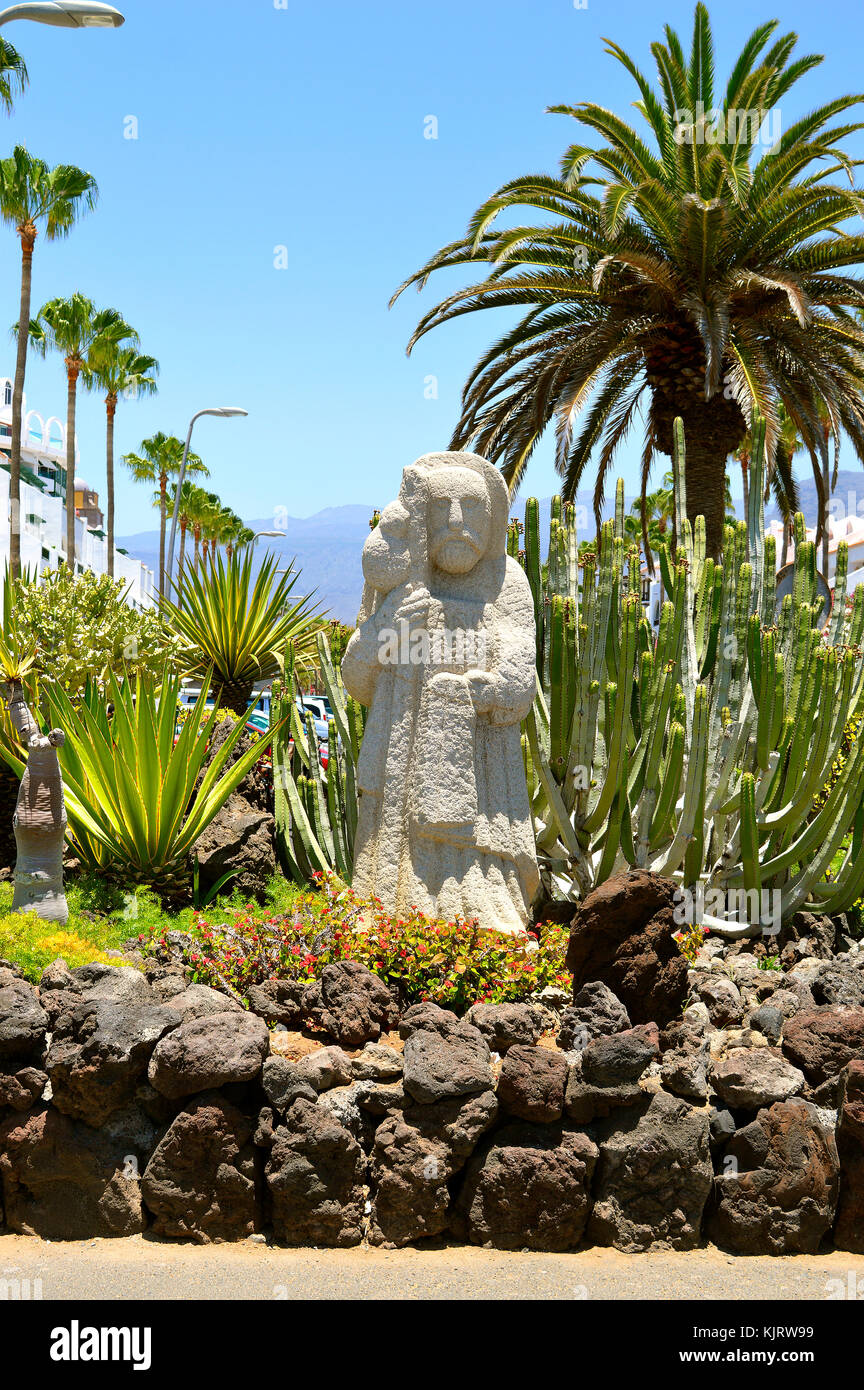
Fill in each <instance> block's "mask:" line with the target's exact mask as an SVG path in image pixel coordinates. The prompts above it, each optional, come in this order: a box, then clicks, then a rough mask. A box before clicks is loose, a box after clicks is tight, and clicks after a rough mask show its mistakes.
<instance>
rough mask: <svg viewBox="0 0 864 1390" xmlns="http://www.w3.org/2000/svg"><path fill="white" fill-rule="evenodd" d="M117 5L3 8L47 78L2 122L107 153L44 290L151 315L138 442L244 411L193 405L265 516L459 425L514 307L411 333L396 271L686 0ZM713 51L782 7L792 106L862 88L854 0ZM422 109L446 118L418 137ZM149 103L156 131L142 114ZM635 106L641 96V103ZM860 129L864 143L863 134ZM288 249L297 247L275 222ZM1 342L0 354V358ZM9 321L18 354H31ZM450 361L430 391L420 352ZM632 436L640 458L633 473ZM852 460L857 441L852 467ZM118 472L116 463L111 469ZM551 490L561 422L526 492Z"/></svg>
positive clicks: (83, 424) (368, 497) (310, 504)
mask: <svg viewBox="0 0 864 1390" xmlns="http://www.w3.org/2000/svg"><path fill="white" fill-rule="evenodd" d="M120 7H121V8H122V9H123V11H124V13H125V14H126V17H127V22H126V25H125V26H124V27H123V28H122V29H120V30H117V31H112V32H103V31H95V30H90V31H82V32H74V31H67V30H61V29H49V28H46V27H43V26H40V25H36V24H32V23H16V24H10V25H9V26H8V27H7V28H6V29H4V36H5V37H7V38H9V39H10V40H11V41H12V42H13V43H15V44H16V46H17V47H19V48H20V49H21V51H22V52H23V53H24V55H25V57H26V59H27V62H28V66H29V68H30V78H31V84H30V89H29V91H28V92H27V94H26V95H25V96H24V97H23V98H21V99H20V100H19V101H18V103H17V106H16V110H15V113H14V115H13V116H12V118H6V117H2V116H0V137H2V138H0V146H2V149H3V153H5V152H6V151H7V150H8V149H9V148H11V146H12V144H13V143H15V142H16V141H23V142H25V143H26V144H27V146H28V148H29V149H30V150H31V151H32V152H33V153H34V154H38V155H40V156H41V157H42V158H44V159H46V160H49V161H50V162H52V163H57V162H60V161H63V162H70V163H76V164H79V165H81V166H83V167H84V168H87V169H89V170H90V171H91V172H92V173H93V174H94V175H95V177H96V179H97V180H98V183H99V187H100V194H101V197H100V204H99V206H98V208H97V210H96V211H95V212H94V213H92V214H90V215H89V216H87V217H86V218H85V219H84V220H83V221H82V223H81V224H80V225H79V227H78V228H76V229H75V231H74V232H73V234H72V235H71V237H70V238H69V239H68V241H66V242H55V243H53V244H48V243H44V242H40V243H39V244H38V246H37V250H36V256H35V261H34V291H33V294H34V309H35V308H38V306H39V304H40V303H42V302H43V300H45V299H47V298H50V297H52V296H54V295H57V294H68V293H71V292H72V291H73V290H76V289H77V290H81V291H82V292H84V293H86V294H88V295H90V296H91V297H92V298H93V299H95V300H96V301H97V303H98V304H100V305H114V306H116V307H117V308H118V309H120V310H121V311H122V312H123V313H124V314H125V315H126V317H127V318H128V319H129V320H130V321H131V322H132V323H134V324H135V326H136V327H137V328H138V331H139V333H140V335H141V340H142V347H143V350H144V351H147V352H150V353H152V354H153V355H155V356H156V357H158V358H159V360H160V362H161V366H162V372H161V377H160V391H159V395H158V396H157V397H155V398H154V399H153V400H150V401H144V402H138V403H128V404H127V403H121V407H120V410H119V412H118V427H117V445H118V454H119V453H121V452H125V451H128V450H130V449H134V448H136V447H137V445H138V444H139V442H140V440H141V439H142V438H143V437H144V436H145V435H147V434H149V433H152V432H153V431H154V430H156V429H160V428H161V429H164V430H166V431H167V432H170V433H176V434H181V435H182V434H183V433H185V428H186V424H187V422H188V419H189V416H190V414H191V413H192V412H193V411H195V410H197V409H200V408H201V407H202V406H205V405H219V404H230V405H241V406H244V407H245V408H246V409H247V410H248V411H249V418H248V419H247V420H233V421H219V420H209V421H203V422H200V423H199V425H198V426H196V447H197V448H198V449H199V451H200V452H201V453H202V455H203V456H204V458H205V460H206V462H207V463H208V465H209V466H210V469H211V474H212V481H211V484H210V486H212V487H213V488H214V489H215V490H216V491H218V492H219V494H220V495H221V496H222V498H223V499H224V501H225V502H226V503H228V504H229V505H231V506H233V507H234V508H235V510H237V511H238V512H240V513H241V514H242V515H244V516H245V517H247V518H251V517H265V516H270V515H272V514H273V512H274V510H275V509H276V508H277V507H285V508H287V510H288V512H289V513H291V514H293V515H298V516H304V515H308V514H310V513H312V512H315V511H317V510H319V509H320V508H322V507H325V506H330V505H338V504H342V503H363V504H370V505H372V504H383V503H384V502H386V501H387V500H388V499H389V498H390V497H391V496H392V495H393V494H394V493H395V490H396V487H397V485H398V478H399V473H400V470H401V468H402V467H403V465H404V464H406V463H409V462H410V461H411V460H413V459H414V458H415V457H417V456H418V455H419V454H422V453H424V452H426V451H428V450H430V449H435V448H441V447H444V446H446V443H447V440H448V438H449V435H450V431H451V429H452V426H453V423H454V420H455V418H456V415H457V407H458V399H459V390H460V386H461V382H462V379H463V376H464V374H465V373H466V371H467V370H468V368H469V367H470V365H471V364H472V363H473V361H474V360H475V358H476V357H477V356H478V355H479V353H480V352H481V351H482V350H483V349H484V347H485V346H486V345H487V344H488V342H489V341H490V339H491V337H492V336H493V334H497V332H499V331H500V329H501V327H502V326H503V319H502V318H497V319H496V318H493V317H492V316H489V315H480V316H476V317H475V319H474V321H473V322H471V321H470V319H468V318H466V319H463V320H461V321H460V322H458V323H456V324H452V325H448V326H447V327H445V328H444V329H441V330H439V331H437V332H436V333H434V334H432V335H431V336H430V337H428V338H427V339H425V340H423V342H422V343H421V344H420V345H419V347H418V348H417V349H416V350H415V353H414V354H413V356H412V357H411V358H410V359H409V358H406V356H405V350H404V349H405V344H406V341H407V339H408V336H409V334H410V332H411V329H412V328H413V326H414V323H415V322H416V318H417V316H418V313H419V311H420V310H421V308H422V307H423V305H431V304H432V303H433V302H434V301H435V299H437V298H438V297H440V296H441V294H442V293H443V292H444V290H445V289H446V288H448V286H449V284H453V285H455V284H456V283H457V282H458V281H459V279H460V277H459V276H458V275H456V276H455V277H453V278H452V279H451V280H450V281H447V280H445V279H443V278H442V279H440V280H439V283H438V284H437V286H436V284H435V281H434V280H433V282H432V284H431V286H430V287H429V288H428V289H427V290H426V291H425V292H424V295H423V296H422V298H418V296H417V295H416V294H415V293H414V292H413V291H411V292H410V293H409V294H408V295H406V296H405V297H404V298H403V299H402V300H401V301H400V302H399V303H398V304H397V306H396V307H395V309H393V310H390V311H388V309H387V301H388V298H389V296H390V294H391V293H392V291H393V289H394V288H395V287H396V285H397V284H398V283H399V282H400V281H401V280H402V279H403V278H405V277H406V275H407V274H409V273H410V272H411V271H413V270H414V269H416V268H417V267H418V266H419V265H420V264H422V262H423V261H424V260H425V259H426V258H427V256H428V255H429V254H430V253H431V252H433V251H434V250H435V249H437V248H438V247H439V246H440V245H443V244H444V243H445V242H448V241H451V240H454V239H455V238H456V237H457V236H459V235H460V234H461V233H462V232H463V231H464V228H465V224H466V222H467V219H468V217H469V215H470V214H471V212H472V211H473V210H474V208H475V207H476V206H477V204H478V203H479V202H480V201H481V200H482V199H483V198H484V197H485V196H486V195H487V194H488V193H490V192H492V191H493V190H494V189H495V188H496V187H497V186H498V185H499V184H500V183H502V182H504V181H505V180H506V179H508V178H512V177H515V176H516V175H518V174H522V173H529V172H535V171H543V170H553V169H554V168H555V166H556V163H557V159H558V156H559V155H560V153H561V151H562V149H563V148H564V147H565V146H566V145H567V144H568V143H569V142H570V141H571V140H572V139H573V138H576V131H577V127H576V126H575V124H574V123H573V122H572V121H569V120H568V119H567V118H566V117H562V116H552V115H546V114H544V110H545V107H546V106H548V105H550V104H552V103H556V102H568V103H576V102H578V101H581V100H594V101H598V102H601V103H602V104H603V105H606V106H609V107H612V108H614V109H616V110H619V111H621V112H622V113H624V114H626V108H627V107H628V105H629V103H630V102H631V101H632V100H633V97H634V91H633V88H632V84H631V82H630V79H629V78H628V77H627V75H626V73H625V72H624V70H623V69H622V68H620V67H619V65H618V64H617V63H616V62H615V61H614V60H613V59H611V58H608V57H606V56H605V55H604V53H603V45H602V36H609V37H611V38H613V39H615V40H616V41H618V42H620V43H621V44H622V45H623V46H624V47H625V48H627V49H628V51H629V52H630V53H631V54H632V55H633V57H634V58H635V59H636V61H637V62H638V63H639V65H640V66H641V67H642V68H643V70H647V69H649V67H650V65H651V63H650V54H649V44H650V43H651V41H652V40H654V39H656V38H660V37H662V33H661V31H662V26H663V24H664V22H666V21H668V22H670V23H672V24H673V25H674V26H675V27H676V28H678V30H679V32H680V33H681V34H682V37H685V36H686V39H687V42H688V44H689V34H690V29H691V25H692V12H693V6H692V3H691V0H686V3H684V0H665V3H664V4H662V5H647V4H642V3H634V2H633V0H588V7H587V8H586V9H576V8H575V7H574V5H573V0H436V3H435V4H428V5H427V4H418V3H405V2H404V0H401V3H396V0H392V3H383V0H364V3H363V4H356V3H348V2H347V0H328V3H326V4H311V5H310V4H308V3H303V2H302V0H276V3H275V4H274V0H233V3H228V0H195V2H194V3H193V0H125V3H123V0H120ZM711 8H712V20H713V24H714V34H715V43H716V46H717V67H718V74H719V75H721V76H722V77H723V78H724V79H725V76H726V73H727V71H728V68H729V65H730V62H731V61H732V60H733V58H734V57H735V56H736V55H737V52H738V51H739V49H740V47H741V45H742V44H743V42H744V39H745V38H746V37H747V35H748V34H749V33H750V31H751V30H752V28H753V27H754V26H755V24H756V23H757V22H758V21H761V20H762V19H765V18H774V17H777V18H779V19H780V21H781V24H782V26H783V28H784V30H785V29H789V28H792V29H795V30H796V31H797V32H798V33H799V34H800V36H801V43H800V47H799V52H812V51H816V52H820V53H824V54H825V55H826V61H825V63H824V64H823V65H822V67H821V68H820V69H818V70H817V71H816V72H815V73H813V74H810V75H809V76H808V77H806V78H805V79H804V80H803V82H802V83H801V84H799V86H798V87H796V88H795V89H794V91H793V94H792V96H791V97H790V98H789V99H787V102H788V106H784V109H783V111H782V118H783V124H784V125H788V124H790V123H791V122H792V121H793V120H794V119H796V118H797V116H798V115H799V114H800V113H801V112H802V111H803V110H808V109H811V108H812V107H813V106H815V105H817V104H819V103H820V102H822V101H826V100H828V99H830V98H831V97H832V96H834V95H836V94H838V93H840V92H848V91H856V90H860V89H861V87H862V85H864V83H862V79H861V62H860V53H861V31H862V21H861V17H860V14H861V12H860V4H859V3H854V4H853V3H852V2H851V0H823V2H822V3H821V4H818V5H814V4H812V3H804V0H764V3H763V0H759V3H757V5H756V6H755V7H754V6H753V5H752V4H751V3H749V0H748V3H741V0H735V3H731V4H725V5H722V6H721V5H716V4H715V5H714V6H712V7H711ZM428 116H435V117H436V118H437V122H438V138H437V139H435V140H432V139H425V138H424V128H425V126H424V123H425V122H426V118H427V117H428ZM129 117H135V118H136V120H137V133H138V138H137V139H126V138H124V132H125V131H128V130H129V129H130V122H129V121H128V118H129ZM635 119H637V120H638V118H635ZM850 148H852V149H855V151H856V152H857V153H858V154H864V142H862V141H861V140H860V139H859V141H858V143H857V147H856V146H855V145H854V143H850ZM0 236H2V244H3V247H4V252H3V262H2V264H3V267H4V274H3V277H2V289H0V322H5V324H11V322H12V321H13V319H14V318H15V316H16V313H17V295H18V259H17V258H18V251H17V242H16V238H15V235H14V231H13V230H12V229H8V228H2V229H0ZM279 247H284V248H286V253H285V255H284V256H283V257H281V259H284V260H286V261H287V268H285V269H278V268H277V267H276V265H275V264H274V260H277V259H280V255H279V253H278V252H277V251H276V248H279ZM0 362H2V359H0ZM11 365H12V348H11V343H9V342H8V340H7V347H6V353H5V363H4V364H3V365H2V371H3V372H4V374H5V373H6V372H9V371H11ZM430 376H434V377H436V378H437V386H438V397H437V399H429V398H428V392H427V386H426V382H427V378H428V377H430ZM27 391H28V400H29V404H30V405H32V406H35V407H36V408H37V409H39V410H40V411H42V412H43V413H45V414H47V413H52V412H53V413H57V414H61V413H62V410H63V408H64V382H63V368H62V363H61V362H60V361H59V359H57V360H54V361H51V360H49V361H48V362H45V363H42V362H38V361H37V362H34V363H32V365H31V367H30V370H29V373H28V385H27ZM103 418H104V414H103V407H102V404H101V401H100V400H99V398H98V397H90V398H85V399H84V400H83V401H82V403H81V407H80V423H79V439H80V443H81V448H82V462H81V470H82V472H83V473H84V475H85V476H86V478H87V480H88V481H89V482H90V484H91V486H95V487H96V488H97V489H99V490H103V488H104V463H103V458H104V443H103V438H104V435H103ZM637 453H638V449H637V446H636V445H635V444H634V445H633V446H632V448H631V453H630V457H629V458H627V457H625V458H624V460H623V466H622V470H621V471H622V472H623V473H624V476H625V479H626V480H627V482H628V487H629V486H632V483H633V479H634V478H635V458H636V455H637ZM849 465H851V459H850V458H849V457H848V454H847V466H849ZM118 471H119V472H122V470H118ZM554 490H555V474H554V470H553V468H552V463H551V449H549V448H546V449H544V450H542V451H541V452H540V453H539V454H538V455H537V456H536V457H535V460H534V461H533V463H532V466H531V471H530V474H529V481H528V482H527V483H526V485H525V488H524V489H523V491H524V492H531V493H536V494H538V495H540V496H548V495H549V494H550V493H551V492H553V491H554ZM153 524H154V514H153V513H152V512H151V510H150V506H149V495H148V493H147V492H146V490H143V489H141V488H140V487H136V486H135V485H134V484H132V483H131V482H130V481H128V480H127V479H126V478H121V479H120V480H119V487H118V517H117V529H118V533H119V534H129V533H131V532H133V531H137V530H142V529H150V528H151V527H152V526H153Z"/></svg>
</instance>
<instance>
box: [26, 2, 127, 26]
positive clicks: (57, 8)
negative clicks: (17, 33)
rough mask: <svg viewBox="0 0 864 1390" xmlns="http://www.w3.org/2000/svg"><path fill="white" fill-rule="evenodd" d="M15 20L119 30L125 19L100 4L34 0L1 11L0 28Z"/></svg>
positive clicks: (109, 6)
mask: <svg viewBox="0 0 864 1390" xmlns="http://www.w3.org/2000/svg"><path fill="white" fill-rule="evenodd" d="M13 19H32V20H35V22H36V23H37V24H56V25H58V26H59V27H61V28H63V29H119V27H120V25H121V24H124V23H125V16H124V15H122V14H121V13H120V11H119V10H115V9H114V6H113V5H103V4H100V3H99V0H34V3H32V4H23V5H10V6H9V8H8V9H7V10H0V24H8V23H9V22H10V21H11V20H13Z"/></svg>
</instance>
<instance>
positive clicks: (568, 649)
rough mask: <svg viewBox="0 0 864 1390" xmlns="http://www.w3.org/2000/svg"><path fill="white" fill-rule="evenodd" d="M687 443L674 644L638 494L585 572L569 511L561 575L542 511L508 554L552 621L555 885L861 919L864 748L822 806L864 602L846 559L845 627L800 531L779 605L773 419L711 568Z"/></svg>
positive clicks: (548, 766) (862, 677)
mask: <svg viewBox="0 0 864 1390" xmlns="http://www.w3.org/2000/svg"><path fill="white" fill-rule="evenodd" d="M684 447H685V446H684V432H683V426H682V423H681V421H680V420H677V421H676V422H675V437H674V451H673V473H674V479H675V504H676V506H675V510H676V544H675V547H674V550H673V548H671V547H666V548H664V549H663V550H662V551H661V553H660V556H659V559H660V572H661V577H662V586H663V590H664V595H665V598H664V602H663V604H662V608H661V612H660V619H659V626H658V629H657V631H656V634H655V632H654V630H653V628H652V626H651V624H650V622H649V621H648V619H647V618H646V616H645V613H644V609H643V603H642V596H641V580H640V554H639V549H638V547H637V546H635V545H631V544H629V543H628V542H627V541H626V540H625V534H624V494H623V486H622V484H621V483H620V482H619V484H618V490H617V495H616V507H615V519H614V521H610V522H607V523H605V524H604V525H603V527H602V529H601V532H600V536H599V543H598V546H597V553H596V554H594V553H591V552H588V553H587V554H586V555H585V556H583V558H582V559H581V560H580V558H579V553H578V545H577V535H576V527H575V524H574V520H573V511H572V508H569V507H566V506H562V505H561V502H560V499H555V500H554V501H553V507H552V518H551V525H550V536H549V550H548V558H547V562H546V564H545V566H544V565H543V564H542V563H541V554H540V535H539V517H538V504H537V502H536V500H534V499H529V501H528V503H527V505H526V513H525V525H524V540H523V538H522V536H520V528H519V526H518V525H517V524H516V523H513V524H511V528H510V535H509V551H510V553H511V554H512V555H518V557H519V559H520V561H521V563H522V564H523V565H524V568H525V571H526V574H527V576H528V579H529V582H530V584H531V590H532V593H533V596H534V608H535V614H536V617H537V670H538V693H537V698H536V701H535V705H534V709H533V711H532V713H531V714H530V716H529V718H528V720H527V721H526V728H525V738H524V747H525V757H526V770H527V774H528V782H529V791H530V794H531V800H532V809H533V815H534V823H535V829H536V834H537V845H538V853H539V856H540V860H541V865H542V867H543V870H544V878H545V881H546V884H547V888H549V889H550V891H552V892H553V893H554V894H555V895H556V896H565V897H578V896H582V895H583V894H584V893H586V892H588V891H589V890H590V889H591V888H592V887H595V886H596V885H597V884H599V883H601V882H602V881H603V880H604V879H606V878H607V877H609V876H610V875H611V874H613V873H616V872H620V871H621V870H622V869H626V868H628V867H631V866H633V867H644V868H647V869H651V870H654V871H656V872H658V873H662V874H665V875H668V876H672V877H674V878H676V879H678V881H679V882H680V883H681V884H682V886H683V887H686V888H688V889H690V890H693V891H695V892H699V891H701V893H702V894H703V895H706V896H707V893H708V891H709V890H710V891H711V892H713V893H714V894H715V895H716V894H720V895H722V896H723V897H724V898H729V897H730V896H732V895H731V893H730V890H737V891H738V893H739V895H740V892H741V890H743V891H744V892H745V893H747V894H749V893H752V892H753V891H754V890H759V891H764V890H766V889H767V890H771V891H772V892H773V893H774V894H775V896H776V898H777V900H778V901H779V902H780V904H781V913H782V917H783V918H784V919H785V918H787V917H789V916H791V915H792V914H793V913H794V912H796V911H797V910H798V909H799V908H802V907H804V906H807V907H810V908H813V909H816V910H821V911H826V912H839V911H842V910H844V909H846V908H847V907H849V906H850V905H851V904H852V903H853V902H854V901H856V899H857V898H858V897H859V896H861V894H862V892H864V854H862V853H861V847H862V838H864V739H856V740H855V741H854V742H853V743H852V745H851V747H850V748H849V751H848V756H847V757H846V758H845V761H843V762H842V766H841V769H840V772H839V775H837V776H835V778H834V780H833V782H832V784H831V786H830V790H829V791H828V792H827V794H822V793H823V788H824V787H825V784H826V782H827V781H828V779H829V778H830V776H831V770H832V765H833V764H834V761H835V759H836V757H837V755H838V752H840V751H841V749H842V748H843V744H844V735H845V731H846V728H847V724H848V722H849V720H850V719H852V718H854V717H856V716H857V714H858V713H859V712H860V709H861V701H862V691H864V658H862V651H861V640H862V633H864V588H858V589H856V590H855V594H854V603H853V604H852V605H851V610H850V611H848V612H847V603H846V577H847V564H848V558H847V553H846V548H845V546H844V545H843V544H841V545H840V547H839V551H838V558H837V575H836V588H835V598H834V604H833V609H832V612H831V615H830V618H829V619H828V620H827V622H826V620H825V617H824V615H823V614H822V612H821V609H822V598H821V597H820V595H819V593H818V591H817V581H816V553H815V547H814V545H813V543H812V542H809V541H807V540H806V538H805V531H804V519H803V517H802V516H800V515H799V516H798V517H796V520H795V528H796V535H795V541H796V545H795V575H794V586H793V591H792V592H791V593H790V594H788V595H787V596H786V597H785V598H784V599H783V601H782V603H781V604H779V605H778V604H777V599H776V579H775V560H776V557H775V553H774V541H773V539H772V538H771V537H768V538H766V536H765V529H764V505H763V483H764V475H763V458H764V423H761V424H760V423H758V422H757V426H756V429H755V437H754V447H753V476H752V482H751V488H750V506H749V515H748V519H747V521H746V522H739V523H737V524H736V525H734V526H732V525H727V527H726V530H725V543H724V550H723V556H722V563H717V562H715V561H714V560H713V559H712V558H711V557H710V556H707V555H706V549H705V527H704V522H703V520H702V518H701V517H700V518H697V519H696V522H695V525H694V526H693V527H691V525H690V522H689V520H688V519H687V507H686V496H685V490H684ZM820 794H822V795H820ZM840 851H842V861H841V862H840V864H839V868H838V867H837V866H836V865H835V872H834V873H831V866H832V863H833V861H834V860H835V858H836V857H837V856H838V852H840ZM703 901H704V897H703ZM706 920H707V919H706Z"/></svg>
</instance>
